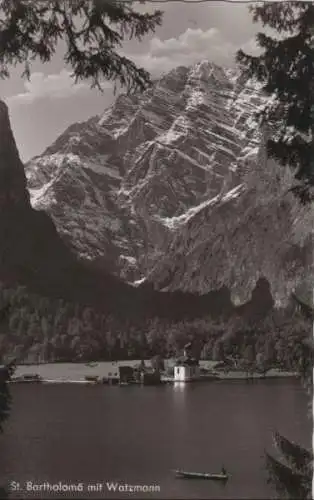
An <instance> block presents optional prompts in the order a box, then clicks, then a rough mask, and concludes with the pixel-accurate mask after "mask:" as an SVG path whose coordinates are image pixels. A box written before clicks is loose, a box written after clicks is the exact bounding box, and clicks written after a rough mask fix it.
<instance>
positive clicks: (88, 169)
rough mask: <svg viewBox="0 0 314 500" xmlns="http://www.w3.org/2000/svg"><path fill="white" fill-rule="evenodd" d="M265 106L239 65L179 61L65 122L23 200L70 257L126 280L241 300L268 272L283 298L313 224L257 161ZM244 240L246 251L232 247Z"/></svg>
mask: <svg viewBox="0 0 314 500" xmlns="http://www.w3.org/2000/svg"><path fill="white" fill-rule="evenodd" d="M264 104H265V96H263V95H262V93H261V89H260V86H258V85H257V84H256V83H254V82H251V81H243V79H242V78H241V77H239V75H238V73H237V72H234V71H232V70H226V69H223V68H220V67H219V66H217V65H215V64H212V63H210V62H208V61H202V62H200V63H198V64H196V65H194V66H192V67H189V68H185V67H178V68H176V69H174V70H172V71H171V72H169V73H168V74H166V75H164V76H162V77H161V78H160V79H159V80H158V81H157V82H156V83H155V84H154V86H153V87H152V88H150V89H148V90H147V91H146V92H144V93H143V94H136V95H132V96H127V95H121V96H119V97H118V98H117V100H116V102H115V103H114V104H113V105H112V106H111V107H110V108H108V109H107V110H106V111H105V112H104V113H103V115H102V116H101V117H100V118H99V117H93V118H91V119H90V120H88V121H87V122H85V123H81V124H74V125H72V126H70V127H69V128H68V129H67V130H66V131H65V132H64V133H63V134H61V136H60V137H59V138H58V139H57V140H56V141H55V142H54V143H53V144H52V146H50V147H49V148H47V149H46V150H45V152H44V153H43V155H40V156H38V157H36V158H35V159H34V160H32V161H31V162H29V163H28V164H27V165H26V174H27V179H28V186H29V190H30V193H31V200H32V204H33V206H34V207H36V208H41V209H43V210H45V211H47V213H49V214H50V215H51V217H52V218H53V220H54V222H55V224H56V227H57V229H58V232H59V234H60V235H61V237H62V238H63V239H64V240H65V241H66V242H67V244H68V245H69V246H70V247H71V248H72V249H73V250H74V252H75V253H76V254H77V255H78V256H80V257H84V258H85V259H89V260H90V262H91V264H92V263H93V262H96V261H97V263H98V265H99V268H101V267H102V266H103V267H104V268H106V266H107V268H110V269H111V270H112V271H114V273H115V274H116V275H117V276H118V277H119V278H121V279H122V280H123V281H126V282H130V283H133V285H138V286H141V285H142V284H143V283H144V282H145V281H147V282H150V283H151V286H152V287H153V289H156V290H163V291H178V292H180V291H184V292H192V293H197V294H206V293H208V292H209V291H211V290H214V289H219V288H221V287H223V286H227V287H228V288H229V289H230V290H232V297H233V300H234V302H235V303H237V304H240V303H243V302H246V301H247V300H249V297H250V294H251V293H252V290H253V289H254V287H255V286H256V284H257V282H258V280H259V279H261V278H265V277H266V278H267V280H268V281H269V282H270V283H271V288H272V293H273V295H274V297H275V300H276V302H277V303H283V302H284V301H285V299H286V298H287V297H288V296H289V293H290V292H291V290H292V289H293V288H294V287H295V286H296V285H297V283H298V281H299V280H300V279H303V274H304V273H308V272H309V271H310V272H312V261H311V256H312V246H313V245H312V229H313V221H312V212H311V210H309V209H308V210H307V211H306V210H305V209H303V208H302V207H300V206H298V205H297V203H296V201H295V200H294V199H293V197H292V195H291V196H290V194H287V193H286V192H288V191H289V187H290V186H291V182H292V176H290V177H289V175H284V174H283V170H282V167H279V166H278V165H276V164H275V162H271V161H269V160H267V159H265V140H266V139H265V134H266V135H267V133H266V132H263V131H261V130H260V129H259V127H258V123H257V121H256V118H255V112H256V111H257V110H258V109H260V108H261V107H262V106H263V105H264ZM276 169H277V171H278V179H281V180H280V181H279V180H278V182H277V181H276V182H274V180H276V175H275V172H276ZM263 170H265V171H264V172H263ZM279 199H280V201H278V200H279ZM226 207H227V208H226ZM228 207H230V209H228ZM228 210H229V211H228ZM224 218H225V219H224ZM300 219H302V220H306V221H307V223H306V227H305V224H303V226H304V227H303V229H302V231H303V233H304V234H306V236H304V238H305V240H304V241H303V240H302V241H301V240H300V239H298V237H297V232H298V231H300V223H299V222H297V221H298V220H300ZM224 220H227V221H228V223H226V224H225V222H224ZM270 223H271V224H272V225H273V226H274V227H277V234H276V232H274V233H273V234H271V232H270V231H269V230H267V226H269V224H270ZM280 224H281V226H280ZM301 225H302V224H301ZM218 226H219V228H220V229H217V227H218ZM224 226H225V227H224ZM297 226H298V227H299V229H297ZM233 227H237V236H236V237H235V236H234V235H233V232H234V231H233ZM260 227H264V229H263V231H264V232H265V235H266V237H264V236H265V235H264V234H263V232H261V231H260ZM206 231H207V232H208V235H210V234H216V237H215V238H216V239H215V238H214V237H213V238H212V239H210V238H209V237H208V235H207V234H206ZM227 231H228V234H226V232H227ZM244 235H246V236H244ZM279 235H281V237H282V238H283V243H282V240H281V239H280V237H279ZM233 238H234V239H233ZM289 239H290V241H289ZM187 241H189V242H190V243H187ZM247 241H249V242H250V244H252V249H254V251H253V252H252V255H250V254H249V253H248V252H246V251H244V252H242V249H245V248H246V247H247V246H248V245H247ZM257 242H259V243H258V245H257V244H256V243H257ZM197 246H198V248H199V249H200V248H203V250H201V251H199V250H198V251H196V247H197ZM258 246H259V247H260V248H258ZM273 248H276V252H275V258H273V257H272V251H273ZM204 252H205V253H204ZM221 252H222V255H224V257H223V258H221V259H220V258H219V254H220V253H221ZM242 254H243V255H242ZM241 255H242V257H241ZM244 255H246V256H245V258H244ZM222 263H223V265H222ZM235 269H236V271H235ZM193 273H194V274H193ZM284 283H286V285H284Z"/></svg>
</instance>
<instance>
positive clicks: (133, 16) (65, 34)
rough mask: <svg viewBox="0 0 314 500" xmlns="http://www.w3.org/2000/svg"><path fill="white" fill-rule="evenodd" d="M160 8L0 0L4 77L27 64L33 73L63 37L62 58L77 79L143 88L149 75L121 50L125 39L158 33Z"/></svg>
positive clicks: (114, 2) (94, 1)
mask: <svg viewBox="0 0 314 500" xmlns="http://www.w3.org/2000/svg"><path fill="white" fill-rule="evenodd" d="M161 20H162V13H161V12H160V11H159V10H156V11H155V12H153V13H152V14H148V13H144V14H141V13H139V12H138V11H136V10H135V9H134V8H133V3H132V2H126V1H123V0H0V77H2V78H7V77H9V74H10V73H9V67H10V66H11V65H13V66H15V65H17V64H19V63H21V64H23V65H24V72H23V75H24V76H26V77H29V76H30V72H31V64H32V62H33V61H34V60H36V59H37V60H38V59H39V60H40V61H41V62H42V63H46V62H49V61H50V60H51V58H52V57H53V55H54V53H55V51H56V48H57V46H58V44H59V42H60V41H63V42H64V44H65V53H64V61H65V64H66V65H67V66H69V67H70V68H72V70H73V76H74V77H75V80H76V81H79V80H90V81H91V85H92V86H93V87H95V86H96V87H98V88H100V89H101V88H102V85H101V84H102V79H105V80H111V81H113V82H115V84H116V82H118V83H119V84H120V85H121V86H123V87H126V89H127V90H128V91H132V90H137V89H143V88H145V87H146V86H147V85H148V84H149V83H150V76H149V73H148V72H147V71H145V70H144V69H143V68H138V67H137V66H136V64H135V63H134V62H133V61H131V60H130V59H128V58H127V57H125V56H124V55H122V54H121V53H119V49H120V48H121V46H122V42H123V41H124V40H127V39H132V38H136V39H138V40H142V38H143V37H144V35H146V34H148V33H150V32H154V30H155V28H156V26H158V25H160V24H161Z"/></svg>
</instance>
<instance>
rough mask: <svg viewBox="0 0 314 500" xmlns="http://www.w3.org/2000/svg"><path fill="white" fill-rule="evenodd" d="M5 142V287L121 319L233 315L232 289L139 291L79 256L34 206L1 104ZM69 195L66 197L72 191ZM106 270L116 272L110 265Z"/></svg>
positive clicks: (0, 159) (0, 152)
mask: <svg viewBox="0 0 314 500" xmlns="http://www.w3.org/2000/svg"><path fill="white" fill-rule="evenodd" d="M0 137H1V140H0V283H5V284H9V285H10V286H11V285H17V284H22V285H26V286H27V287H28V289H29V290H30V291H34V292H36V293H39V294H41V295H43V296H52V297H58V298H65V299H66V300H70V301H72V302H73V301H74V302H80V303H81V304H83V305H84V304H85V305H86V306H87V305H91V306H94V307H96V308H98V309H100V310H102V311H106V312H110V313H114V314H117V315H118V316H119V317H121V318H123V317H124V316H125V317H127V318H130V317H133V318H137V317H143V316H145V315H150V316H152V315H158V316H160V317H167V316H170V317H172V318H182V317H184V316H192V317H193V316H198V315H202V314H204V313H213V314H214V315H217V314H221V313H226V314H229V313H230V312H232V310H233V309H234V308H233V305H232V303H231V300H230V293H229V291H228V289H227V288H226V287H222V289H221V290H220V291H215V292H211V293H208V294H206V295H204V296H202V297H199V296H198V295H197V294H196V295H193V294H190V293H187V294H183V293H181V292H178V293H160V292H156V291H154V290H153V287H152V286H150V285H149V284H147V285H144V286H142V287H139V288H134V287H133V286H131V285H129V284H127V283H123V282H122V281H121V280H120V279H119V278H118V277H115V276H114V275H113V274H112V273H110V272H108V270H107V269H106V268H105V266H104V264H103V262H100V263H99V262H97V260H94V261H92V262H90V261H88V260H86V259H85V260H84V259H83V258H79V257H78V256H77V255H75V254H74V252H73V251H72V250H71V248H70V247H69V245H68V244H67V241H66V238H64V239H63V238H62V237H61V236H60V234H59V233H58V231H57V230H56V227H55V224H54V222H53V221H52V219H51V217H50V215H49V213H47V212H45V211H43V210H38V209H35V208H33V207H32V206H31V203H30V197H29V192H28V190H27V185H26V182H27V181H26V176H25V172H24V166H23V164H22V162H21V160H20V157H19V154H18V151H17V148H16V143H15V140H14V137H13V134H12V130H11V127H10V121H9V115H8V108H7V106H6V105H5V103H3V102H1V101H0ZM45 173H46V172H45V170H43V172H41V171H39V172H38V174H39V175H45ZM84 190H85V189H84ZM63 194H64V196H66V191H63ZM68 199H71V198H70V194H69V198H68ZM91 223H92V221H91ZM87 225H88V221H86V226H87ZM96 235H97V233H96ZM106 265H107V268H108V267H110V265H109V263H108V261H107V262H106Z"/></svg>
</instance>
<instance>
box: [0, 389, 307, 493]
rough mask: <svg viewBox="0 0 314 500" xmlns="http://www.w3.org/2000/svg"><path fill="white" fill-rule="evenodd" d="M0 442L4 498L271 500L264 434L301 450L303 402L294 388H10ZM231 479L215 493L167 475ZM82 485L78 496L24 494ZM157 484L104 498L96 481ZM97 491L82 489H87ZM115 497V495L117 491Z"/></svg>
mask: <svg viewBox="0 0 314 500" xmlns="http://www.w3.org/2000/svg"><path fill="white" fill-rule="evenodd" d="M11 387H12V394H13V397H14V405H13V410H12V414H11V417H10V420H9V421H8V423H7V426H6V429H5V434H4V435H3V436H2V437H1V438H0V440H1V443H0V445H1V455H0V471H1V475H2V481H15V482H18V483H19V491H18V492H13V491H12V498H23V497H28V498H29V497H31V498H53V497H56V496H57V497H58V498H80V497H85V498H101V497H102V498H130V497H131V498H147V497H148V496H149V497H156V498H207V499H214V498H216V499H227V498H230V499H236V498H238V499H239V498H243V499H244V498H252V499H258V498H271V497H272V494H273V492H272V490H271V488H270V486H268V485H267V483H266V473H265V471H264V470H263V467H264V458H263V450H264V449H265V448H267V449H268V450H271V449H272V437H271V433H272V430H274V429H276V428H277V429H278V430H280V432H281V433H282V434H284V435H285V436H287V437H288V438H290V439H292V440H297V441H299V442H300V443H301V444H303V445H304V446H307V447H309V448H310V447H311V434H312V424H311V421H310V420H309V418H308V411H307V397H306V395H305V393H304V391H303V389H302V388H301V387H300V384H299V382H298V381H297V380H292V379H289V380H262V381H257V382H254V383H251V384H250V383H245V382H236V381H233V382H232V381H220V382H212V383H203V384H197V383H196V384H190V385H185V386H183V385H181V386H180V385H179V386H174V385H166V386H158V387H140V386H129V387H109V386H101V385H100V386H97V385H96V386H83V385H41V384H38V385H13V386H11ZM222 464H224V466H225V467H226V469H227V470H228V471H229V472H230V473H231V474H232V477H231V479H230V480H229V482H228V483H227V484H226V486H223V485H221V484H215V483H213V482H210V481H195V480H190V481H188V480H186V481H184V480H178V479H175V477H174V474H173V472H172V470H173V469H176V468H182V469H186V470H191V471H204V472H216V471H217V472H218V471H220V469H221V466H222ZM27 481H32V482H33V483H34V484H37V485H38V484H43V483H44V482H45V481H46V482H49V483H50V484H55V485H57V484H58V483H60V482H61V483H62V484H63V485H69V484H70V483H75V484H77V483H79V482H81V483H82V487H83V488H84V490H85V491H83V492H82V493H80V492H76V493H68V494H66V493H60V492H59V493H55V494H53V493H49V492H48V493H45V492H38V494H36V493H35V491H34V490H33V491H31V492H29V493H27V492H26V491H25V487H26V483H27ZM110 482H114V483H117V484H120V485H125V484H128V485H140V486H144V485H145V486H146V487H150V486H153V487H154V486H157V487H158V489H159V490H160V491H155V492H154V493H150V494H149V495H148V493H147V492H146V493H145V492H143V493H141V492H137V493H132V492H129V493H126V492H124V493H123V492H122V491H120V492H119V493H118V492H116V493H113V492H109V491H108V489H107V485H106V483H110ZM96 483H99V486H95V487H96V488H103V490H102V492H98V493H97V492H90V491H87V489H88V488H90V485H95V484H96ZM120 489H121V488H120Z"/></svg>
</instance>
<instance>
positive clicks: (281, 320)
mask: <svg viewBox="0 0 314 500" xmlns="http://www.w3.org/2000/svg"><path fill="white" fill-rule="evenodd" d="M7 305H9V308H8V314H7V315H6V318H5V320H4V321H3V322H2V326H1V330H0V355H1V357H2V359H3V360H7V359H10V358H12V357H15V358H16V359H17V361H18V362H20V363H38V362H49V361H50V362H52V361H53V362H62V361H90V360H93V361H100V360H118V359H141V358H145V359H148V358H151V357H153V356H155V355H158V354H159V355H161V356H163V357H165V358H168V357H172V356H176V355H178V354H180V353H181V351H182V348H183V346H184V345H185V344H186V343H187V342H190V341H193V348H194V351H195V355H196V356H198V357H200V358H201V359H213V360H232V361H233V362H235V363H236V364H238V365H245V364H251V365H252V364H256V363H258V364H259V365H262V366H264V367H265V369H267V367H268V366H282V367H283V368H287V369H289V368H290V367H291V366H294V367H295V361H296V359H300V360H301V358H302V353H301V351H300V350H301V349H302V347H301V346H302V343H301V340H302V339H304V338H306V337H307V338H308V336H309V333H310V330H311V318H310V317H307V316H306V314H304V311H300V304H298V301H297V300H295V299H293V298H291V303H290V305H289V307H287V308H285V309H272V310H271V311H270V312H269V313H268V314H267V315H265V316H264V317H262V318H259V319H257V320H256V319H255V320H254V321H253V320H250V319H249V318H244V317H241V316H239V315H233V316H232V317H229V318H228V319H225V318H224V317H220V318H215V319H213V318H212V317H210V316H209V315H208V316H204V317H202V318H198V319H193V320H184V321H176V322H174V321H170V320H166V319H160V318H157V317H154V318H151V319H142V320H140V319H138V320H137V321H135V320H128V321H127V320H125V319H119V318H117V317H116V316H113V315H105V314H104V313H101V312H99V311H96V310H95V309H92V308H90V307H84V306H82V305H80V304H76V303H70V302H66V301H64V300H61V299H59V300H56V299H51V298H46V297H41V296H38V295H36V294H32V293H29V292H28V290H27V289H26V288H25V287H15V288H10V287H8V286H4V285H0V306H1V307H2V308H5V307H6V306H7Z"/></svg>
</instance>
